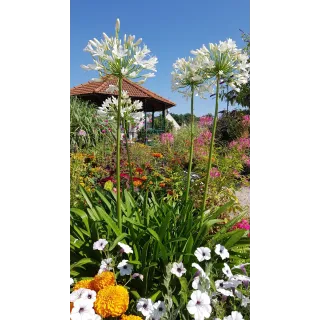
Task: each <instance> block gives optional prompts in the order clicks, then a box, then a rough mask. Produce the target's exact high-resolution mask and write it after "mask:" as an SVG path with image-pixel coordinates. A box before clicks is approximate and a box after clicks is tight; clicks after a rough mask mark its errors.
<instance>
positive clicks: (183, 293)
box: [178, 277, 189, 303]
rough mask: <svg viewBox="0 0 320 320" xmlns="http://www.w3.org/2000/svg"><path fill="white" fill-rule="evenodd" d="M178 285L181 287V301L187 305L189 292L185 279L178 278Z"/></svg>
mask: <svg viewBox="0 0 320 320" xmlns="http://www.w3.org/2000/svg"><path fill="white" fill-rule="evenodd" d="M178 279H179V282H180V285H181V290H180V292H179V295H180V296H181V297H182V300H183V302H184V303H187V301H188V295H189V290H188V281H187V279H186V278H185V277H180V278H178Z"/></svg>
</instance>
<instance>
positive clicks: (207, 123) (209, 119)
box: [199, 116, 213, 127]
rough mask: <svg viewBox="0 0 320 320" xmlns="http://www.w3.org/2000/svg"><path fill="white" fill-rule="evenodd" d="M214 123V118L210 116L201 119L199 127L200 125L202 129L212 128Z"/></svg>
mask: <svg viewBox="0 0 320 320" xmlns="http://www.w3.org/2000/svg"><path fill="white" fill-rule="evenodd" d="M212 123H213V118H212V117H210V116H203V117H200V120H199V125H200V126H201V127H208V126H211V125H212Z"/></svg>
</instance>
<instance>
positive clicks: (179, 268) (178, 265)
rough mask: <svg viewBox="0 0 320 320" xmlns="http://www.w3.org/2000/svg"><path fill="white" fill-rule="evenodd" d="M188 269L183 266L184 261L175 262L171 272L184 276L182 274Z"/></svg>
mask: <svg viewBox="0 0 320 320" xmlns="http://www.w3.org/2000/svg"><path fill="white" fill-rule="evenodd" d="M186 271H187V269H186V268H185V267H184V266H183V263H182V262H179V263H177V262H174V263H173V266H172V269H171V273H172V274H175V275H176V276H177V277H178V278H180V277H182V275H183V274H184V273H186Z"/></svg>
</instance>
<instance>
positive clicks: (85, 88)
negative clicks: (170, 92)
mask: <svg viewBox="0 0 320 320" xmlns="http://www.w3.org/2000/svg"><path fill="white" fill-rule="evenodd" d="M110 84H113V85H116V84H117V79H116V78H115V77H110V78H108V79H106V80H104V82H93V81H89V82H87V83H84V84H80V85H78V86H75V87H73V88H71V89H70V95H71V96H78V97H81V98H83V99H85V100H90V101H92V102H94V103H96V104H98V105H101V104H102V102H103V101H104V100H105V99H106V98H107V97H108V96H111V95H110V94H107V93H106V89H107V88H108V87H109V85H110ZM122 89H123V90H125V91H127V92H128V94H129V96H130V97H131V98H132V99H133V100H136V99H137V100H141V101H142V102H143V109H144V111H147V112H151V111H162V110H164V109H168V108H171V107H173V106H175V105H176V104H175V103H174V102H172V101H170V100H168V99H165V98H163V97H161V96H159V95H157V94H156V93H154V92H152V91H150V90H148V89H146V88H144V87H142V86H141V85H138V84H137V83H135V82H133V81H130V80H128V79H126V78H124V79H123V82H122ZM112 95H115V96H117V95H118V92H117V91H115V92H114V94H112Z"/></svg>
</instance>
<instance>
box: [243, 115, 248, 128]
mask: <svg viewBox="0 0 320 320" xmlns="http://www.w3.org/2000/svg"><path fill="white" fill-rule="evenodd" d="M242 124H243V125H244V126H249V125H250V116H249V115H245V116H243V118H242Z"/></svg>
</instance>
